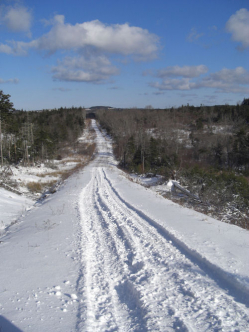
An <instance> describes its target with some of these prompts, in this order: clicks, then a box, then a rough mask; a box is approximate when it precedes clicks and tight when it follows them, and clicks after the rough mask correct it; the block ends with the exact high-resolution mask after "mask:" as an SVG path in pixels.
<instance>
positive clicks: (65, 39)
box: [2, 15, 159, 60]
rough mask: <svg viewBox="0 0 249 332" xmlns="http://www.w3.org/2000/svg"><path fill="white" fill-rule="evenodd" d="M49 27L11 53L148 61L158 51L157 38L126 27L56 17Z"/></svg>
mask: <svg viewBox="0 0 249 332" xmlns="http://www.w3.org/2000/svg"><path fill="white" fill-rule="evenodd" d="M50 24H53V26H52V28H51V30H50V31H49V32H48V33H47V34H44V35H43V36H41V37H40V38H38V39H35V40H33V41H31V42H29V43H20V42H19V43H18V42H17V43H16V44H15V45H14V46H13V47H12V53H16V54H21V53H22V52H23V53H25V52H26V51H27V50H28V49H30V48H34V49H37V50H41V51H45V52H48V53H51V54H52V53H55V52H56V51H65V50H75V51H78V52H81V51H84V50H85V49H86V48H88V49H89V48H91V49H92V50H94V51H95V52H100V53H106V54H119V55H123V56H127V55H132V56H135V57H137V58H138V59H140V60H150V59H153V58H155V57H156V54H157V51H158V42H159V38H158V37H157V36H156V35H155V34H151V33H149V32H148V30H145V29H142V28H140V27H134V26H130V25H129V24H127V23H126V24H115V25H106V24H103V23H101V22H100V21H98V20H94V21H90V22H84V23H77V24H75V25H71V24H66V23H64V16H63V15H56V16H55V17H54V19H53V20H52V21H51V22H50ZM4 46H6V45H2V49H3V47H4ZM20 48H22V50H20ZM16 50H18V52H19V53H17V51H16ZM8 53H10V52H8Z"/></svg>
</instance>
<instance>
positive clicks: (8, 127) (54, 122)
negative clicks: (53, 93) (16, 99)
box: [0, 91, 85, 166]
mask: <svg viewBox="0 0 249 332" xmlns="http://www.w3.org/2000/svg"><path fill="white" fill-rule="evenodd" d="M0 112H1V113H0V133H1V135H0V140H1V141H0V147H1V165H2V166H3V165H4V164H18V163H21V164H22V165H24V166H29V165H33V164H35V163H36V162H41V161H44V160H48V159H61V158H62V156H63V153H64V152H65V150H66V149H67V147H70V148H71V147H72V148H74V146H75V144H77V138H78V137H79V135H81V134H82V131H83V128H84V118H85V114H84V109H83V108H82V107H72V108H63V107H61V108H59V109H53V110H42V111H29V112H27V111H23V110H15V109H14V107H13V104H12V103H11V102H10V96H9V95H5V94H4V93H3V92H2V91H0Z"/></svg>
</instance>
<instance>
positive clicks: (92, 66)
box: [52, 55, 119, 83]
mask: <svg viewBox="0 0 249 332" xmlns="http://www.w3.org/2000/svg"><path fill="white" fill-rule="evenodd" d="M52 73H53V78H54V80H59V81H74V82H92V83H100V82H103V81H106V80H108V79H109V78H110V77H111V76H113V75H117V74H118V73H119V71H118V69H117V68H116V67H115V66H113V65H112V64H111V63H110V61H109V60H108V59H107V58H106V57H105V56H103V55H99V56H90V57H84V56H81V57H66V58H64V59H63V60H62V61H58V65H57V66H55V67H53V68H52Z"/></svg>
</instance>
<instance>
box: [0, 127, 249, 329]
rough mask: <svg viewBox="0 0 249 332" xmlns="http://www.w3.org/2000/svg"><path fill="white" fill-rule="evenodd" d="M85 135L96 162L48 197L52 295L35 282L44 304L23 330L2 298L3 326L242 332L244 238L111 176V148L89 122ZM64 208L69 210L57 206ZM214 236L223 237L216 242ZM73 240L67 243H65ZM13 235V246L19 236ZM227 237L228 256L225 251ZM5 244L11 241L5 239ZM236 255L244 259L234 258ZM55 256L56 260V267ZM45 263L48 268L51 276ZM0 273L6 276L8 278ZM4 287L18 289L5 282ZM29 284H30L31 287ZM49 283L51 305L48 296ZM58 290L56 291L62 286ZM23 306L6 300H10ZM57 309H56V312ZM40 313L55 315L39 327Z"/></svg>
mask: <svg viewBox="0 0 249 332" xmlns="http://www.w3.org/2000/svg"><path fill="white" fill-rule="evenodd" d="M93 127H94V128H95V130H96V133H97V149H98V150H97V153H96V158H95V159H94V161H93V162H91V164H90V165H89V166H87V167H86V168H85V170H84V171H83V172H82V174H79V175H77V178H76V179H75V178H74V179H72V180H70V179H69V180H68V184H67V185H66V186H65V187H64V188H62V190H61V193H60V192H58V193H57V194H56V195H57V196H58V197H59V198H60V203H59V202H58V199H57V201H56V195H54V198H52V199H51V203H52V202H53V201H54V204H53V205H52V206H53V208H52V209H53V211H57V212H58V211H59V212H58V213H57V212H55V213H53V220H52V219H51V227H50V228H49V241H47V242H46V243H47V244H46V245H47V246H48V247H46V253H47V251H48V250H49V246H51V243H52V247H53V248H54V247H57V248H60V250H59V253H58V251H56V255H58V254H60V256H55V253H54V252H51V261H52V262H53V264H54V270H53V271H52V273H54V275H55V276H54V278H55V280H54V281H52V280H50V279H51V277H50V279H49V278H48V279H47V284H49V286H50V288H49V287H48V285H47V287H45V284H44V283H43V281H41V280H40V279H39V278H37V276H34V275H33V279H34V280H35V278H37V279H36V280H37V283H38V284H39V290H40V293H41V295H40V299H39V302H40V303H41V304H43V306H41V305H39V310H34V312H33V316H35V314H37V320H36V319H33V322H32V324H31V321H32V319H31V318H30V320H29V321H28V324H26V323H25V320H24V318H23V316H22V320H20V318H19V321H18V317H19V316H16V311H15V310H13V311H11V309H10V308H11V303H9V304H6V305H5V304H4V303H3V302H2V301H1V298H0V301H1V302H2V304H1V303H0V304H1V305H2V308H4V310H2V312H3V313H5V315H4V317H6V318H7V319H9V320H11V319H13V320H14V322H15V324H16V325H17V326H18V327H19V326H20V328H22V329H23V330H24V331H26V330H30V331H45V330H49V331H51V328H53V331H88V332H91V331H122V332H123V331H181V332H186V331H189V332H191V331H198V332H199V331H227V332H228V331H229V332H230V331H249V311H248V298H247V295H248V293H247V292H248V289H249V288H248V280H249V278H248V277H249V274H247V271H248V270H247V268H246V267H245V262H246V258H245V257H246V255H247V253H248V242H247V245H246V244H244V243H246V242H245V241H248V239H249V237H248V232H246V231H244V230H238V228H237V227H234V226H231V225H226V224H223V223H220V222H216V221H215V220H213V219H211V218H204V216H203V215H201V214H198V213H195V212H193V211H191V210H187V209H182V210H181V209H180V208H179V207H178V206H176V205H175V204H173V203H170V202H169V201H166V200H165V199H163V198H162V197H160V196H157V195H156V194H155V193H153V192H150V191H149V190H146V189H145V188H142V187H139V186H138V185H136V184H134V183H132V182H129V181H128V180H126V179H125V177H124V176H123V174H122V172H121V171H119V170H118V169H117V168H116V165H115V161H114V159H113V156H112V148H111V142H110V141H109V139H108V138H107V137H105V135H103V134H102V133H101V132H100V131H99V129H98V127H97V125H96V123H95V121H93ZM63 193H64V196H63ZM64 201H67V202H66V203H62V202H64ZM56 202H57V203H56ZM51 203H50V204H51ZM55 203H56V204H60V206H61V205H62V204H64V205H65V208H64V207H63V209H62V208H60V209H59V208H56V205H55ZM46 205H48V204H46V203H45V204H44V206H41V207H39V209H37V211H35V212H36V214H35V215H36V216H37V213H38V210H39V211H40V212H42V211H43V210H45V208H46ZM64 205H63V206H64ZM58 206H59V205H58ZM42 209H43V210H42ZM50 209H51V208H50ZM172 211H173V212H172ZM44 213H45V212H44ZM187 213H188V215H187ZM45 215H46V214H45ZM69 216H70V223H68V219H69ZM174 216H175V217H174ZM43 218H44V217H43ZM174 218H175V220H174ZM182 218H184V221H185V223H184V224H183V223H182V220H181V219H182ZM200 218H203V220H201V219H200ZM33 219H34V217H33ZM167 219H170V220H169V221H168V220H167ZM58 220H60V222H59V221H58ZM179 220H180V221H179ZM52 222H53V223H54V224H55V225H57V224H58V227H61V228H60V232H61V234H62V235H61V237H60V238H58V229H59V228H58V227H57V226H56V227H57V228H56V229H57V231H56V232H55V229H54V228H53V227H52V225H54V224H52ZM172 222H174V223H173V226H172ZM67 223H68V224H67ZM23 224H25V222H23ZM59 224H60V225H59ZM72 224H73V226H72ZM63 225H64V226H63ZM196 225H198V226H196ZM210 225H211V226H210ZM49 226H50V225H49ZM229 226H230V228H229ZM62 227H64V228H62ZM172 227H175V229H173V228H172ZM198 227H199V228H198ZM218 227H219V230H220V229H221V231H222V233H221V234H218V236H217V234H216V230H217V229H218ZM227 227H228V228H227ZM231 227H232V228H231ZM186 228H189V230H186ZM193 229H194V230H195V232H194V231H193ZM21 230H22V229H21ZM205 230H206V231H205ZM72 231H73V232H74V235H70V233H69V232H72ZM188 231H189V232H190V234H191V236H190V235H188ZM223 233H224V234H223ZM65 234H67V237H66V239H70V238H71V239H72V240H71V242H70V244H67V245H66V244H65V245H63V244H61V243H60V241H62V238H63V237H65ZM184 234H185V237H184ZM236 234H237V235H236ZM238 234H239V235H238ZM14 235H15V236H14V237H15V238H16V239H17V240H16V241H19V242H20V243H21V241H20V238H19V240H18V237H17V234H16V233H15V234H14ZM211 235H212V236H213V238H210V236H211ZM230 236H231V240H230V251H231V253H230V251H229V252H228V249H227V248H228V247H229V245H228V244H227V241H228V239H230ZM238 236H239V237H240V242H238V239H237V237H238ZM187 238H189V239H190V238H191V240H187ZM218 238H219V241H218V240H217V239H218ZM234 238H236V241H237V242H236V241H235V239H234ZM7 240H8V242H10V241H11V238H10V237H8V238H7ZM55 240H56V241H57V242H56V243H57V244H55ZM25 241H27V239H25ZM35 241H38V239H37V240H35ZM188 241H189V242H188ZM212 241H213V242H212ZM33 242H34V240H33ZM36 243H38V242H36ZM58 243H60V245H59V244H58ZM239 243H242V246H240V245H239ZM8 244H9V243H8ZM193 244H194V245H195V248H193ZM37 246H38V244H37ZM39 246H41V247H40V249H39V251H40V252H41V253H43V251H42V250H45V249H42V244H40V243H39ZM44 246H45V244H44ZM191 246H192V247H191ZM21 247H23V244H21V245H20V247H19V248H21ZM4 248H7V245H6V246H5V247H3V249H4ZM44 248H45V247H44ZM234 248H235V249H236V250H235V249H234ZM0 249H1V248H0ZM233 249H234V250H233ZM212 250H214V251H212ZM30 251H31V250H30ZM235 251H236V252H235ZM5 253H6V252H5ZM63 253H65V254H66V257H68V255H69V254H68V253H71V256H72V257H71V258H73V260H72V262H69V261H68V260H67V258H63V255H62V254H63ZM29 254H31V253H30V252H29ZM241 254H243V255H245V257H242V258H240V255H241ZM41 256H42V255H41ZM214 256H215V257H214ZM1 257H3V256H0V259H3V258H1ZM57 257H60V258H59V262H57V260H58V258H57ZM56 262H57V263H56ZM53 264H50V268H51V269H53V267H52V265H53ZM63 264H65V267H66V268H65V269H63V268H62V266H64V265H63ZM5 265H6V266H7V271H8V273H9V274H10V273H11V269H10V268H9V266H8V265H7V264H5ZM58 267H60V274H59V273H58V272H57V269H58ZM39 268H40V269H42V267H39V266H38V268H37V270H38V271H37V273H39ZM235 272H236V273H235ZM13 273H14V270H13ZM67 274H68V275H67ZM26 275H27V272H26ZM69 275H70V277H69ZM8 277H10V276H8ZM11 278H13V281H15V282H17V280H15V279H14V277H13V276H11ZM69 279H70V287H71V288H70V289H69V286H66V285H65V284H67V282H65V280H69ZM2 280H4V279H2ZM34 280H33V281H31V283H32V287H33V288H34ZM63 280H64V281H63ZM0 281H1V279H0ZM5 282H6V281H5ZM52 282H54V286H53V287H54V289H55V291H54V294H55V295H56V296H57V297H56V296H55V297H56V298H55V299H54V297H53V295H51V294H52V293H53V292H51V286H52ZM63 282H64V286H60V285H63ZM55 285H58V286H55ZM67 285H68V284H67ZM25 287H26V288H25ZM25 287H24V288H23V287H21V292H22V293H23V294H24V292H26V293H27V292H28V290H27V288H28V285H26V286H25ZM56 287H57V288H56ZM66 287H67V288H66ZM64 288H65V289H64ZM44 289H46V290H47V289H50V291H46V290H44ZM6 291H7V290H5V292H6ZM0 292H2V293H0V294H1V296H2V298H3V299H4V300H5V301H7V302H8V301H9V297H10V295H8V296H7V297H6V296H5V297H4V295H3V294H4V291H3V290H1V289H0ZM19 293H20V290H19ZM15 294H16V293H15ZM51 296H52V297H51ZM24 297H25V296H24V295H23V296H22V295H20V294H19V295H15V296H14V295H13V294H12V297H11V301H12V303H13V302H15V300H16V301H17V298H19V300H20V299H22V298H24ZM38 297H39V295H38ZM69 298H70V301H69ZM53 301H54V302H53ZM56 301H57V302H58V301H59V303H60V305H58V304H57V305H56ZM9 302H10V301H9ZM48 302H49V303H48ZM46 303H47V306H46ZM1 305H0V314H1ZM25 305H26V306H28V304H27V302H26V304H24V305H23V308H24V311H25ZM48 306H49V308H50V310H51V311H52V312H51V311H49V310H48ZM41 307H42V308H41ZM30 312H31V309H30ZM48 313H49V315H50V316H52V314H54V319H53V318H52V317H50V322H49V324H48V322H46V320H45V318H44V317H45V314H47V315H48ZM24 316H25V315H24ZM38 317H39V319H38ZM41 317H43V318H42V323H41ZM62 320H63V321H64V323H63V322H62ZM65 321H67V323H66V324H65ZM58 322H60V324H59V323H58ZM0 324H1V318H0ZM25 324H26V325H25ZM41 324H42V325H41ZM0 326H1V325H0ZM41 326H42V328H41ZM2 331H5V330H2Z"/></svg>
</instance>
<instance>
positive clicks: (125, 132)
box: [98, 99, 249, 228]
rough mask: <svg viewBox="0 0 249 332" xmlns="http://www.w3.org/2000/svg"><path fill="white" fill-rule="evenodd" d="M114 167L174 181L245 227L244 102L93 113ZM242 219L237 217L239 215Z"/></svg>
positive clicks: (248, 172)
mask: <svg viewBox="0 0 249 332" xmlns="http://www.w3.org/2000/svg"><path fill="white" fill-rule="evenodd" d="M98 119H99V122H100V124H101V126H102V127H103V128H105V129H106V130H107V132H108V133H109V134H110V135H111V136H112V138H113V140H114V152H115V155H116V158H117V159H118V161H119V165H120V167H122V168H123V169H125V170H127V171H128V172H135V173H138V174H144V173H153V174H159V175H162V176H163V177H164V178H165V179H166V180H167V179H172V178H173V179H176V180H180V182H181V183H182V184H183V185H185V186H187V187H188V188H189V189H190V190H192V191H194V192H195V193H197V194H198V196H199V197H200V198H201V199H202V200H203V201H205V202H208V204H209V205H212V206H216V210H217V214H218V213H220V211H221V210H222V209H223V212H224V211H225V209H228V207H229V209H232V210H233V211H239V212H238V213H237V212H236V213H237V214H234V216H235V215H236V218H235V217H234V218H233V221H232V222H233V223H237V224H238V223H239V224H240V225H242V227H246V228H248V227H249V220H248V216H249V185H248V178H249V99H244V101H243V102H242V104H241V105H234V106H231V105H216V106H210V107H207V106H200V107H194V106H189V105H187V106H182V107H179V108H170V109H152V108H150V109H116V110H102V111H99V112H98ZM241 216H242V217H241Z"/></svg>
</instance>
